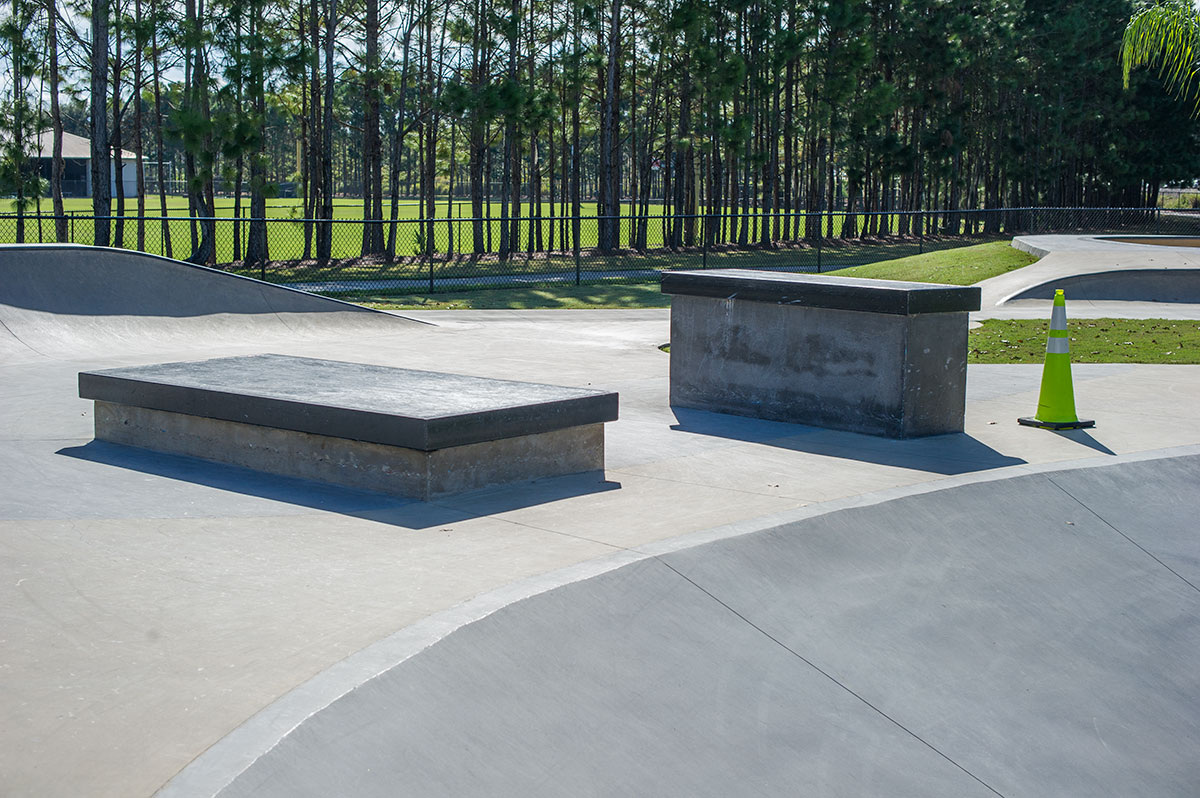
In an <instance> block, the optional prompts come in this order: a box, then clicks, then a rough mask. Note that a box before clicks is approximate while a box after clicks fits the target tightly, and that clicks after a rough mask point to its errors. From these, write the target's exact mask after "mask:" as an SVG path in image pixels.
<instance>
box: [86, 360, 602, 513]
mask: <svg viewBox="0 0 1200 798" xmlns="http://www.w3.org/2000/svg"><path fill="white" fill-rule="evenodd" d="M79 395H80V396H81V397H82V398H85V399H93V400H95V402H96V414H95V417H96V438H97V439H100V440H108V441H112V442H114V443H122V444H127V445H133V446H141V447H144V448H148V449H154V450H157V451H166V452H172V453H176V454H187V455H191V456H196V457H202V458H205V459H209V460H216V461H218V462H225V463H231V464H234V465H241V466H246V467H249V468H255V469H258V470H262V471H268V472H271V473H277V474H284V475H287V476H298V477H303V478H306V479H316V480H321V481H325V482H331V483H334V484H339V485H345V486H348V487H355V488H362V489H366V490H375V491H382V492H386V493H393V494H397V495H402V496H408V497H413V498H419V499H422V500H427V499H430V498H433V497H435V496H439V495H446V494H450V493H457V492H460V491H464V490H473V489H476V488H481V487H486V486H489V485H495V484H503V483H507V482H517V481H523V480H528V479H535V478H538V477H544V476H556V475H559V474H569V473H578V472H582V471H593V470H602V469H603V468H604V432H603V430H604V427H603V424H604V422H606V421H615V420H616V418H617V394H615V393H607V392H601V391H591V390H585V389H578V388H564V387H560V386H554V385H542V384H537V383H525V382H513V381H508V380H491V379H483V378H479V377H465V376H461V375H453V374H441V373H437V372H428V371H414V370H411V369H398V368H388V367H383V366H372V365H365V364H358V363H342V362H337V361H328V360H315V359H311V358H296V357H285V356H282V355H256V356H252V357H234V358H220V359H216V360H207V361H199V362H190V363H166V364H158V365H152V366H139V367H133V368H122V369H111V370H107V371H98V372H82V373H80V375H79Z"/></svg>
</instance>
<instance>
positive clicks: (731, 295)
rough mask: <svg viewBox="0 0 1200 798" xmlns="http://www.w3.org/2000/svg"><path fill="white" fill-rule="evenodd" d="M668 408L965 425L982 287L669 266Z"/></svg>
mask: <svg viewBox="0 0 1200 798" xmlns="http://www.w3.org/2000/svg"><path fill="white" fill-rule="evenodd" d="M662 290H663V292H664V293H668V294H672V300H671V404H672V405H676V406H680V407H692V408H697V409H700V410H711V411H715V412H720V413H732V414H735V415H745V416H753V417H756V418H766V419H772V420H776V421H789V422H793V423H801V424H812V425H815V426H821V427H831V428H834V429H844V430H850V431H853V432H864V433H868V434H873V435H885V436H889V437H896V438H908V437H917V436H922V435H938V434H943V433H949V432H961V431H962V429H963V417H964V413H965V409H966V368H967V362H966V361H967V324H968V311H971V310H978V309H979V304H980V289H979V288H977V287H962V286H942V285H935V284H931V283H906V282H893V281H888V280H866V279H860V278H846V277H830V276H827V275H806V274H780V273H777V272H765V271H753V270H742V269H720V270H713V271H685V272H666V273H664V274H663V278H662Z"/></svg>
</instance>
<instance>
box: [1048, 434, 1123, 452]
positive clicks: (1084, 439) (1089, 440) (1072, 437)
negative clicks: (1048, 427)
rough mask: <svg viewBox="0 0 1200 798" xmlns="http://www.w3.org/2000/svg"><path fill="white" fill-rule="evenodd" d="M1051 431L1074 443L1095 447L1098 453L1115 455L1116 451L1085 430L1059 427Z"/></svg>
mask: <svg viewBox="0 0 1200 798" xmlns="http://www.w3.org/2000/svg"><path fill="white" fill-rule="evenodd" d="M1052 431H1053V432H1054V434H1055V435H1057V436H1059V437H1060V438H1066V439H1067V440H1069V441H1075V442H1076V443H1079V444H1083V445H1084V446H1086V447H1088V448H1089V449H1095V450H1096V451H1098V452H1100V454H1111V455H1112V456H1113V457H1116V456H1117V453H1116V452H1114V451H1113V450H1112V449H1110V448H1108V447H1107V446H1105V445H1104V444H1103V443H1101V442H1100V441H1098V440H1096V439H1095V438H1093V437H1092V436H1091V435H1090V434H1089V433H1088V432H1087V431H1086V430H1082V429H1060V430H1052Z"/></svg>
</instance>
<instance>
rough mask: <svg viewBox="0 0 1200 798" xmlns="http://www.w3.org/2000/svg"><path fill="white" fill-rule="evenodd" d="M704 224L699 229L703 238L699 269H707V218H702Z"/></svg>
mask: <svg viewBox="0 0 1200 798" xmlns="http://www.w3.org/2000/svg"><path fill="white" fill-rule="evenodd" d="M703 218H704V223H703V225H702V229H701V235H703V236H704V246H703V247H702V248H701V254H700V268H701V269H707V268H708V216H704V217H703Z"/></svg>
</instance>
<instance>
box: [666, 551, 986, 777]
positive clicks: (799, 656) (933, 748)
mask: <svg viewBox="0 0 1200 798" xmlns="http://www.w3.org/2000/svg"><path fill="white" fill-rule="evenodd" d="M655 559H656V560H657V561H658V562H661V563H662V564H663V565H665V566H667V567H668V568H670V569H671V570H672V571H674V572H675V573H676V574H678V575H679V577H680V578H681V579H683V580H684V581H686V582H687V583H688V584H690V585H691V586H692V587H694V588H696V589H697V590H699V591H700V592H701V593H703V594H704V595H706V596H708V597H709V598H710V599H712V600H713V601H715V602H716V603H717V604H720V605H721V606H722V607H724V608H725V609H726V610H728V611H729V612H731V613H733V615H734V616H736V617H737V618H738V619H739V620H740V621H742V622H743V623H745V624H746V625H747V626H749V627H750V628H751V629H753V630H755V631H756V632H758V633H759V634H761V635H762V636H763V637H765V638H767V639H768V640H770V641H771V642H772V643H774V644H775V645H777V646H779V647H780V648H782V649H783V650H784V651H786V652H788V653H789V654H791V655H792V656H793V657H795V658H796V659H798V660H800V661H801V662H803V663H804V664H805V665H807V666H808V667H810V668H812V669H813V670H814V671H816V672H817V673H819V674H821V675H822V676H824V677H825V678H826V679H828V680H829V681H831V682H833V683H834V684H835V685H837V686H838V687H839V688H841V689H842V690H844V691H845V692H847V693H849V694H850V695H852V696H854V698H855V699H857V700H858V701H860V702H861V703H862V704H864V705H865V706H867V707H868V708H869V709H870V710H871V711H873V712H875V713H876V714H877V715H879V716H880V717H882V718H883V719H884V720H886V721H888V722H889V723H891V724H893V725H894V726H896V728H898V729H900V730H901V731H903V732H904V733H905V734H907V735H908V736H910V737H912V738H913V739H914V740H916V741H917V742H919V743H920V744H921V745H923V746H925V747H926V748H928V749H929V750H930V751H933V752H934V753H935V754H937V755H938V756H940V757H941V758H942V759H944V760H946V761H947V762H949V763H950V764H951V765H954V767H956V768H958V769H959V770H961V771H962V772H963V773H966V774H967V775H968V776H970V777H971V778H973V779H974V780H975V781H977V782H979V783H980V784H982V785H983V786H984V787H986V788H987V789H988V790H989V791H990V792H992V793H993V794H995V795H999V796H1000V798H1005V796H1004V793H1002V792H1000V791H999V790H997V789H996V788H994V787H992V785H990V784H988V783H987V782H986V781H984V780H983V779H981V778H979V776H976V775H975V774H974V773H972V772H971V771H969V770H967V769H966V768H965V767H963V766H962V765H960V764H959V763H958V762H956V761H955V760H954V759H953V758H951V757H950V756H949V755H948V754H946V753H945V752H944V751H942V750H941V749H939V748H938V747H937V746H935V745H934V744H933V743H931V742H929V741H928V740H926V739H925V738H924V737H922V736H921V735H919V734H917V733H916V732H914V731H913V730H912V729H910V728H908V727H907V726H905V725H904V724H903V723H901V722H900V721H898V720H896V719H895V718H893V717H892V716H891V715H889V714H888V713H886V712H884V711H883V710H882V709H880V708H879V707H877V706H875V705H874V704H872V703H871V702H870V701H868V700H867V699H866V698H865V697H863V696H862V695H861V694H860V693H858V692H857V691H855V690H854V689H853V688H852V687H850V686H849V685H847V684H846V683H845V682H843V681H841V680H839V679H838V678H837V677H836V676H834V675H833V674H832V673H830V672H828V671H826V670H825V669H824V668H822V667H821V666H820V665H817V664H816V663H815V662H813V661H812V660H810V659H809V658H808V657H806V656H804V655H803V654H801V653H800V652H799V651H797V650H796V649H794V648H792V647H790V646H788V645H787V644H786V643H784V642H783V641H782V640H780V639H779V638H777V637H775V636H774V635H772V634H771V633H770V632H768V631H767V630H766V629H763V628H762V627H761V626H759V625H758V624H756V623H755V622H754V621H752V620H750V619H749V618H747V617H746V616H745V615H742V614H741V613H740V612H738V611H737V610H735V609H734V608H733V607H731V606H729V605H728V604H726V603H725V602H724V601H722V600H721V599H719V598H717V597H716V596H715V595H713V594H712V593H710V592H709V591H708V590H707V589H705V588H704V587H703V586H701V585H700V584H698V583H696V582H695V581H694V580H693V579H692V578H691V577H689V576H688V575H687V574H684V573H682V572H681V571H680V570H679V569H678V568H676V567H675V566H673V565H671V564H670V563H668V562H666V561H664V560H663V559H662V558H660V557H656V558H655Z"/></svg>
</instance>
